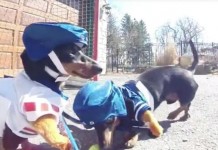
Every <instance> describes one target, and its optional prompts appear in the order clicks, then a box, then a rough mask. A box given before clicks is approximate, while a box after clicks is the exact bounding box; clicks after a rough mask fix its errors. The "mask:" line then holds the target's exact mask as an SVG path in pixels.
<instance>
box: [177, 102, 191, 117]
mask: <svg viewBox="0 0 218 150" xmlns="http://www.w3.org/2000/svg"><path fill="white" fill-rule="evenodd" d="M190 106H191V103H190V104H189V105H188V106H187V107H185V109H184V111H185V113H184V115H183V116H182V117H181V118H180V119H179V120H180V121H186V120H188V118H190V114H189V108H190Z"/></svg>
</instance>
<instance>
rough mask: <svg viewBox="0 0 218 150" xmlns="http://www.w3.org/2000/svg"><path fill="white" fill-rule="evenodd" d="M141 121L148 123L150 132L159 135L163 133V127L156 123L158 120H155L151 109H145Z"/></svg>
mask: <svg viewBox="0 0 218 150" xmlns="http://www.w3.org/2000/svg"><path fill="white" fill-rule="evenodd" d="M142 119H143V121H144V122H148V123H149V127H150V130H151V133H152V134H153V135H154V136H156V137H159V136H161V135H162V134H163V128H162V127H161V125H160V124H159V123H158V121H157V120H156V118H155V117H154V115H153V113H152V112H151V111H149V110H148V111H146V112H145V113H144V115H143V118H142Z"/></svg>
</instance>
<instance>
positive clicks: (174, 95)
mask: <svg viewBox="0 0 218 150" xmlns="http://www.w3.org/2000/svg"><path fill="white" fill-rule="evenodd" d="M190 46H191V50H192V53H193V56H194V61H193V63H192V65H191V66H190V67H189V68H188V69H183V68H181V67H179V66H164V67H157V68H154V69H151V70H148V71H145V72H144V73H142V74H141V75H139V77H138V78H137V79H136V80H131V81H128V82H127V83H125V84H124V85H123V86H121V87H120V91H121V92H122V94H123V97H124V101H125V105H126V109H127V117H124V118H123V117H119V116H118V117H116V116H113V117H112V118H109V119H106V120H104V121H103V122H99V123H96V124H94V127H95V130H96V132H97V136H98V140H99V145H100V148H101V149H103V150H106V149H107V150H109V149H111V150H112V149H113V150H114V149H117V148H116V147H113V146H112V145H113V142H112V141H113V135H114V132H115V130H117V129H122V128H123V131H124V134H125V136H124V137H125V138H124V141H123V145H124V147H125V148H131V147H133V146H134V145H135V143H136V141H137V140H138V133H135V132H134V130H133V126H137V125H139V126H140V125H144V123H148V124H149V128H150V131H151V134H152V135H153V136H155V137H159V136H161V135H162V133H163V128H162V127H161V125H160V124H159V122H158V121H157V120H156V119H155V117H154V115H153V113H152V111H153V110H155V109H156V108H157V107H158V106H159V105H160V104H161V103H162V102H163V101H166V102H167V104H172V103H174V102H176V101H177V100H178V101H179V103H180V107H179V108H177V109H176V110H175V111H173V112H171V113H170V114H169V116H168V119H175V118H176V117H177V115H178V114H179V113H180V112H182V111H184V112H185V113H184V116H183V117H181V118H180V119H181V120H187V119H188V118H189V117H190V115H189V108H190V105H191V102H192V100H193V99H194V97H195V94H196V91H197V89H198V84H197V83H196V81H195V80H194V77H193V74H194V72H195V69H196V66H197V64H198V54H197V50H196V48H195V46H194V44H193V42H192V41H190ZM87 87H88V86H87ZM99 87H101V86H99ZM96 90H97V89H96ZM94 91H95V90H93V92H94ZM112 91H114V90H112ZM81 93H82V94H84V95H82V96H81V95H79V94H81ZM90 93H91V92H90ZM79 94H78V95H79V96H81V97H86V98H87V97H88V95H86V91H82V92H80V93H79ZM112 95H113V94H111V95H110V96H108V99H111V96H112ZM112 97H113V96H112ZM140 98H141V101H140V100H138V99H140ZM144 100H145V101H146V102H145V101H144ZM79 101H82V100H81V99H78V101H77V99H75V102H76V103H74V105H78V106H74V107H75V112H76V113H77V111H78V110H77V109H76V108H79V109H81V112H78V113H77V114H78V116H79V117H80V114H79V113H81V114H82V113H83V111H84V112H85V111H87V112H90V113H91V112H92V109H90V110H88V106H86V107H87V108H86V107H85V106H82V104H79V103H78V102H79ZM90 101H91V100H90ZM105 101H106V100H105ZM83 104H84V103H83ZM101 105H102V107H106V106H103V104H101ZM112 106H113V105H112ZM114 107H115V105H114ZM99 109H100V108H99ZM82 110H83V111H82ZM107 110H109V109H107ZM111 110H112V109H111ZM103 111H105V112H103ZM105 113H107V112H106V109H105V110H104V109H102V114H105ZM92 117H93V118H94V116H92ZM96 117H99V116H98V115H97V114H96ZM80 119H81V120H82V118H80ZM87 119H88V118H87Z"/></svg>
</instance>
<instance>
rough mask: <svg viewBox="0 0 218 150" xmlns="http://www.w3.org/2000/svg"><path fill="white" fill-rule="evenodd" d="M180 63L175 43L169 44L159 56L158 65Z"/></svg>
mask: <svg viewBox="0 0 218 150" xmlns="http://www.w3.org/2000/svg"><path fill="white" fill-rule="evenodd" d="M175 64H178V55H177V52H176V47H175V46H173V45H168V46H167V47H166V49H165V50H164V52H163V53H161V54H159V55H158V56H157V60H156V65H158V66H165V65H175Z"/></svg>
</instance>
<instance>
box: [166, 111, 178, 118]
mask: <svg viewBox="0 0 218 150" xmlns="http://www.w3.org/2000/svg"><path fill="white" fill-rule="evenodd" d="M176 117H177V113H175V112H171V113H169V115H168V117H167V119H169V120H174V119H175V118H176Z"/></svg>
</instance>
